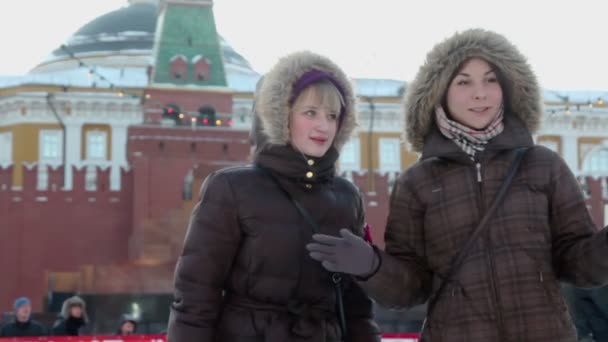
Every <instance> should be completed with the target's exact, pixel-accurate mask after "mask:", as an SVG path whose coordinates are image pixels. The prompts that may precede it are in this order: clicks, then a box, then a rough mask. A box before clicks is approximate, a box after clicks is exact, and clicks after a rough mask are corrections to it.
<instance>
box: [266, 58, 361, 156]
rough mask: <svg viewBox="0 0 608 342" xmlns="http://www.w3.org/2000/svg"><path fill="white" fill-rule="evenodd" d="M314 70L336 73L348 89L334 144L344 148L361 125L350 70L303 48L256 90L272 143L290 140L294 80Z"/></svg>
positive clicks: (267, 135) (275, 70)
mask: <svg viewBox="0 0 608 342" xmlns="http://www.w3.org/2000/svg"><path fill="white" fill-rule="evenodd" d="M310 70H320V71H323V72H326V73H328V74H330V75H332V76H333V77H334V78H335V79H336V80H337V81H338V83H339V84H340V85H341V87H342V89H343V90H344V102H345V107H346V108H345V110H344V115H345V117H344V119H343V121H342V125H341V127H340V130H339V131H338V133H337V134H336V138H335V140H334V146H335V147H336V148H337V149H338V150H340V148H341V147H342V146H343V145H344V143H346V142H347V141H348V139H349V138H350V136H351V135H352V133H353V131H354V130H355V128H356V127H357V113H356V105H355V95H354V91H353V87H352V84H351V82H350V80H349V79H348V77H347V76H346V74H345V73H344V72H343V71H342V70H341V69H340V68H339V67H338V66H337V65H336V64H334V63H333V62H332V61H330V60H329V59H328V58H326V57H323V56H320V55H317V54H315V53H312V52H308V51H302V52H295V53H292V54H290V55H287V56H285V57H283V58H281V59H280V60H279V62H278V63H277V64H276V65H275V66H274V67H273V68H272V69H271V70H270V71H269V72H268V73H267V74H266V75H265V76H264V81H263V82H262V84H261V87H260V90H259V94H256V111H257V113H258V114H259V115H260V119H261V121H262V126H263V130H262V132H263V134H264V135H265V136H266V137H267V139H266V140H267V141H268V142H269V143H271V144H276V145H285V144H286V143H287V142H288V140H289V128H288V119H289V99H290V96H291V93H292V88H293V84H294V82H296V81H297V80H298V79H299V78H300V77H301V76H302V75H304V74H305V73H306V72H308V71H310Z"/></svg>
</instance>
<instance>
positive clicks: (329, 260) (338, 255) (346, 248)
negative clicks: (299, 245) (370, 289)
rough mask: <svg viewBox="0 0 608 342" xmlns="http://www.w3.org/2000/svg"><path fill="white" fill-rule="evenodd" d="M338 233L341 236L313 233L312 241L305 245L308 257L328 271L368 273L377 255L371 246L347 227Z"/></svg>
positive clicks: (373, 268)
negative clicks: (318, 262)
mask: <svg viewBox="0 0 608 342" xmlns="http://www.w3.org/2000/svg"><path fill="white" fill-rule="evenodd" d="M340 235H341V237H335V236H330V235H323V234H315V235H313V236H312V238H313V240H314V241H313V242H312V243H309V244H308V245H306V249H308V251H309V254H310V257H311V258H313V259H315V260H318V261H320V262H321V264H322V265H323V267H324V268H325V269H326V270H328V271H330V272H340V273H347V274H352V275H355V276H359V277H365V276H367V275H370V274H371V273H372V272H373V271H374V270H375V268H376V266H377V263H378V260H377V259H378V256H377V255H376V252H375V251H374V249H373V248H372V246H370V245H369V244H368V243H367V242H365V240H363V239H362V238H360V237H358V236H356V235H354V234H353V233H351V232H350V230H348V229H340Z"/></svg>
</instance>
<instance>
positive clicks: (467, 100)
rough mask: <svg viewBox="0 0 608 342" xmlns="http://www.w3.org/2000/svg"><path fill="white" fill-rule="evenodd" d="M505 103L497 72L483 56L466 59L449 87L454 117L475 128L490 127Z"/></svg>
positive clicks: (449, 102)
mask: <svg viewBox="0 0 608 342" xmlns="http://www.w3.org/2000/svg"><path fill="white" fill-rule="evenodd" d="M502 103H503V95H502V88H501V86H500V84H499V83H498V79H497V77H496V72H495V71H494V70H493V69H492V67H491V66H490V64H488V63H487V62H486V61H485V60H483V59H481V58H471V59H469V60H468V61H466V62H465V63H464V64H463V65H462V67H461V68H460V70H459V71H458V73H457V74H456V77H454V79H453V80H452V82H451V83H450V85H449V87H448V94H447V105H448V108H447V110H448V112H449V113H450V115H451V116H452V118H453V119H454V120H456V121H458V122H459V123H461V124H463V125H465V126H468V127H471V128H474V129H478V130H479V129H483V128H485V127H487V126H488V125H489V124H490V122H492V120H493V119H494V118H495V117H496V115H497V113H498V111H499V110H500V108H501V106H502Z"/></svg>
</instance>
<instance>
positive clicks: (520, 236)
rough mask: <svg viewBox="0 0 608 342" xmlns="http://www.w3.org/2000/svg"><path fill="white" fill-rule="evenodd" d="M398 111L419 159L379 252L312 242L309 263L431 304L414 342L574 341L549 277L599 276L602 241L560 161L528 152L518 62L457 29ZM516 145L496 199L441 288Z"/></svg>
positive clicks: (508, 50)
mask: <svg viewBox="0 0 608 342" xmlns="http://www.w3.org/2000/svg"><path fill="white" fill-rule="evenodd" d="M404 108H405V119H406V123H405V126H406V135H407V138H408V140H409V142H410V143H411V146H412V148H413V149H414V150H416V151H419V152H421V153H422V155H421V157H420V160H419V161H418V162H417V163H416V164H414V165H413V166H412V167H410V168H409V169H408V170H405V171H404V172H403V173H402V175H401V176H400V178H399V180H398V182H396V185H395V188H394V189H393V193H392V198H391V202H390V213H389V217H388V223H387V227H386V235H385V240H386V250H385V252H380V253H373V252H371V249H370V247H369V246H368V245H367V244H366V243H364V242H363V241H361V240H360V239H353V238H351V240H350V241H348V243H345V241H344V240H345V239H336V238H329V237H325V236H318V237H315V238H316V239H317V240H318V241H319V243H315V244H312V245H311V246H309V249H310V250H311V251H312V252H311V255H312V257H314V258H315V259H317V260H320V261H322V262H323V265H324V266H325V267H326V268H328V269H330V270H332V271H344V270H347V269H348V267H350V264H352V263H353V261H352V260H350V259H349V258H348V257H347V255H352V254H356V255H360V256H364V257H361V258H360V259H359V260H358V263H363V264H364V263H369V262H370V259H371V260H374V263H375V274H370V273H367V274H364V273H361V272H359V275H366V276H370V278H369V280H367V281H365V282H361V284H363V286H364V288H365V289H366V290H367V291H368V293H370V295H371V296H372V298H374V299H376V300H377V301H378V302H379V303H380V304H383V305H384V306H387V307H391V308H396V309H406V308H410V307H412V306H414V305H417V304H422V303H424V302H426V301H427V300H429V299H430V302H435V305H434V306H433V308H432V310H431V311H430V312H428V313H427V320H426V323H425V325H424V329H423V336H422V341H432V342H437V341H467V342H478V341H479V342H481V341H484V342H486V341H500V342H503V341H530V342H541V341H546V342H549V341H550V342H557V341H568V342H574V341H576V334H575V331H574V328H573V326H572V323H571V320H570V317H569V315H568V311H567V309H566V305H565V304H564V301H563V300H562V298H561V296H560V286H559V282H560V281H564V282H569V283H572V284H574V285H576V286H585V287H591V286H598V285H601V284H604V283H605V282H606V281H607V280H608V241H607V232H606V230H605V229H604V230H602V231H599V232H597V230H596V229H595V227H594V224H593V222H592V220H591V217H590V215H589V213H588V211H587V208H586V206H585V201H584V199H583V195H582V194H581V191H580V189H579V185H578V183H577V181H576V179H575V178H574V176H573V175H572V173H571V171H570V170H569V169H568V166H567V165H566V164H565V162H564V161H563V160H562V158H561V157H560V156H559V155H558V154H557V153H555V152H553V151H551V150H549V149H547V148H545V147H543V146H537V145H534V142H533V140H532V134H533V133H534V132H535V131H536V130H537V128H538V126H539V123H540V121H541V119H542V115H543V111H542V106H541V94H540V89H539V86H538V83H537V81H536V77H535V76H534V74H533V72H532V70H531V68H530V66H529V65H528V63H527V62H526V60H525V58H524V57H523V56H522V55H521V54H520V52H519V51H518V50H517V49H516V48H515V46H513V45H512V44H511V43H510V42H508V41H507V40H506V39H505V38H504V37H503V36H501V35H498V34H496V33H493V32H488V31H484V30H477V29H475V30H468V31H464V32H461V33H457V34H455V35H454V36H453V37H451V38H449V39H447V40H445V41H443V42H441V43H440V44H438V45H436V46H435V47H434V48H433V49H432V51H431V52H430V53H429V54H428V55H427V59H426V62H425V64H424V65H423V66H422V67H421V68H420V70H419V72H418V75H417V76H416V78H415V80H414V81H413V82H412V83H411V84H410V85H409V86H408V88H407V93H406V95H405V106H404ZM522 147H528V148H529V149H528V150H527V152H526V154H525V155H524V159H523V160H522V162H521V165H520V169H519V171H518V173H517V174H516V175H515V178H514V180H513V182H512V185H511V187H510V189H509V190H508V192H507V195H506V197H505V198H504V201H503V202H502V204H501V205H500V206H499V207H498V209H497V210H496V211H495V212H494V214H493V215H492V216H491V218H490V220H489V223H488V225H487V229H486V230H485V231H484V232H483V233H482V234H481V235H480V236H479V238H477V239H476V240H475V242H474V243H473V245H472V246H471V248H470V249H469V250H468V251H467V253H466V254H465V255H466V257H465V258H464V259H463V260H464V261H463V263H462V266H461V267H460V268H459V269H458V271H456V272H455V273H454V274H452V275H451V276H450V277H449V279H446V274H448V270H449V268H450V263H451V262H452V260H453V259H454V257H455V255H457V254H458V253H459V252H460V250H461V249H462V248H463V246H464V244H465V243H466V242H467V240H468V239H469V237H470V236H471V235H472V233H473V231H474V230H475V228H476V227H477V224H478V223H479V222H480V220H481V218H482V217H483V215H484V213H485V211H486V210H488V208H489V207H490V205H491V203H492V201H493V200H494V198H495V196H496V194H497V191H498V189H499V187H500V185H501V184H502V182H503V180H504V179H505V176H506V174H507V173H508V169H509V168H510V165H511V163H512V162H513V160H514V159H515V154H516V150H517V149H519V148H522ZM351 259H352V258H351ZM346 260H349V262H346ZM345 264H346V265H345ZM372 273H373V272H372ZM444 281H445V282H446V283H445V284H446V285H445V287H444V288H443V290H442V291H438V289H439V288H440V286H441V284H442V283H443V282H444Z"/></svg>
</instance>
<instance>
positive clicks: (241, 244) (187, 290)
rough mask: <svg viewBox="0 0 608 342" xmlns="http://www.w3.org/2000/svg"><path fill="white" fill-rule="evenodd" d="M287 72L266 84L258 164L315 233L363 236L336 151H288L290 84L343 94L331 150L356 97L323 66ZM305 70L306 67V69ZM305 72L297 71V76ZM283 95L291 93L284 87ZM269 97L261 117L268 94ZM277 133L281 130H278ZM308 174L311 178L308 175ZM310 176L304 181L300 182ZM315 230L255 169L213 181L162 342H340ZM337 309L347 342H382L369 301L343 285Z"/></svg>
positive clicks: (351, 119) (357, 202) (180, 268)
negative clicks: (338, 87) (302, 78)
mask: <svg viewBox="0 0 608 342" xmlns="http://www.w3.org/2000/svg"><path fill="white" fill-rule="evenodd" d="M291 58H292V59H291V60H289V61H284V62H283V63H284V64H289V63H293V59H294V58H295V59H297V60H299V61H300V62H301V63H297V67H293V66H286V67H287V69H290V68H291V69H293V70H291V69H290V70H287V71H285V70H284V71H285V72H282V73H276V72H275V73H272V72H271V73H270V74H269V75H266V77H265V79H264V84H263V86H262V88H264V87H267V88H266V89H262V90H261V92H262V96H260V97H259V99H258V102H257V106H258V110H259V112H260V113H261V114H260V115H261V116H262V117H261V118H262V123H263V125H264V132H266V133H265V134H266V139H264V140H268V141H269V142H270V144H271V145H269V146H266V147H265V148H263V149H262V150H261V151H259V153H258V154H257V155H256V157H255V163H256V164H257V165H259V166H262V167H264V168H266V169H268V170H270V172H272V173H273V174H274V175H275V176H276V178H277V179H278V181H279V182H280V184H282V186H284V187H285V188H286V189H287V190H288V191H289V192H290V193H291V194H293V196H294V197H295V198H296V199H297V200H298V201H299V202H300V203H301V204H302V205H303V207H305V208H306V210H307V211H308V212H309V213H310V215H311V216H312V217H313V219H314V220H315V221H316V222H317V223H318V225H319V226H320V229H321V233H324V234H331V235H338V231H339V229H341V228H349V229H351V230H353V231H354V232H356V233H358V234H360V235H362V234H363V226H364V211H363V205H362V201H361V197H360V195H359V192H358V191H357V189H356V188H355V187H354V185H353V184H351V183H350V182H349V181H347V180H344V179H342V178H339V177H336V176H335V168H334V165H335V162H336V160H337V158H338V151H337V149H335V148H331V149H330V150H329V151H328V152H327V153H326V154H325V156H324V157H322V158H309V160H307V159H306V158H305V157H304V156H303V155H302V154H301V153H299V152H296V151H295V150H294V149H292V148H291V147H290V146H289V145H287V144H285V141H286V140H285V139H286V137H285V136H283V133H284V132H285V128H286V127H287V116H286V115H287V113H288V110H287V108H286V107H281V105H284V106H286V105H287V100H286V99H285V101H284V103H283V102H282V101H280V100H278V99H281V98H283V96H289V90H285V89H284V88H285V87H283V88H281V87H277V86H276V84H275V85H274V86H273V84H274V83H275V82H279V81H281V79H283V78H286V80H283V81H282V82H287V83H289V79H290V77H291V78H293V79H294V80H295V79H296V78H297V77H299V76H298V74H299V75H301V74H302V73H303V72H304V71H306V70H307V69H306V68H309V67H310V66H311V65H314V66H315V67H317V68H323V70H329V71H331V72H332V73H334V74H336V75H337V76H338V78H339V79H340V81H341V82H342V83H343V85H344V87H345V89H346V90H347V99H346V100H347V101H346V102H347V114H346V115H347V117H346V118H345V120H344V122H343V126H342V127H341V129H340V132H339V134H338V136H337V137H336V144H335V145H336V146H341V144H343V143H344V142H345V141H346V139H347V138H348V135H349V134H350V133H351V132H352V130H353V129H354V127H355V125H356V121H355V119H356V117H355V116H354V108H353V105H354V97H353V94H352V90H351V89H350V85H349V84H348V80H347V78H346V76H344V75H343V74H342V73H341V72H339V70H338V69H337V68H336V67H334V66H333V64H332V63H331V62H329V61H327V60H325V59H322V58H318V57H317V56H315V55H312V54H308V53H303V54H300V55H297V56H295V57H291ZM304 66H307V67H306V68H304ZM302 68H304V69H302ZM287 88H289V87H287ZM271 89H275V90H276V91H277V93H273V95H272V96H274V99H275V101H276V102H277V103H276V104H275V107H277V108H268V105H269V104H271V103H272V102H271V101H267V100H266V97H267V95H264V94H265V93H264V92H265V91H270V92H272V91H271ZM283 126H284V127H283ZM309 172H310V173H311V174H308V173H309ZM307 174H308V176H309V177H308V176H307ZM312 233H313V232H312V228H311V227H310V225H309V224H308V223H307V222H306V220H305V219H304V218H303V217H302V216H301V215H300V214H299V212H298V211H297V210H296V208H295V207H294V205H293V204H292V202H291V201H290V200H289V199H288V197H287V196H286V194H285V193H283V192H282V190H281V189H280V188H279V187H277V185H276V184H275V183H274V182H273V180H272V179H271V178H270V177H269V176H268V175H266V174H265V173H263V172H260V171H259V170H258V169H256V167H253V166H247V167H238V168H231V169H225V170H221V171H219V172H216V173H213V174H211V175H210V176H209V177H208V178H207V180H206V181H205V182H204V184H203V187H202V190H201V197H200V201H199V203H198V204H197V206H196V207H195V209H194V211H193V213H192V219H191V223H190V226H189V228H188V233H187V236H186V241H185V245H184V248H183V252H182V255H181V257H180V258H179V261H178V264H177V269H176V274H175V288H176V291H175V302H174V304H173V305H172V310H171V317H170V320H169V329H168V341H169V342H189V341H191V342H211V341H231V342H245V341H248V342H254V341H255V342H262V341H264V342H286V341H309V342H317V341H318V342H321V341H323V342H332V341H333V342H337V341H339V340H340V339H341V336H340V335H341V334H340V331H339V325H338V320H337V316H336V309H335V308H336V297H335V293H334V287H333V283H332V279H331V274H330V273H328V272H327V271H325V270H324V269H323V267H322V266H321V265H320V264H319V263H318V262H317V261H315V260H313V259H311V258H310V257H309V256H308V253H307V251H306V249H305V245H306V244H307V243H309V242H310V241H311V236H312ZM344 306H345V309H346V316H347V317H346V320H347V325H348V330H349V333H350V335H351V336H352V338H351V339H350V341H352V342H372V341H373V342H379V340H380V337H379V331H378V328H377V326H376V325H375V323H374V322H373V314H372V301H371V300H370V299H369V298H368V297H367V295H366V294H365V293H364V292H363V291H362V289H361V287H360V286H359V285H358V284H356V283H355V282H353V281H351V280H350V279H349V278H346V280H345V284H344Z"/></svg>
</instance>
